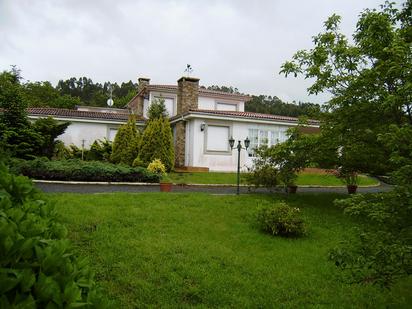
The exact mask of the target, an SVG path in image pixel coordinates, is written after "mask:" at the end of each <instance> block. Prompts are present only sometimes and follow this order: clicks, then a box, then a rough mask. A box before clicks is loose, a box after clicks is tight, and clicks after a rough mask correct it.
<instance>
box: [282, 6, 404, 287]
mask: <svg viewBox="0 0 412 309" xmlns="http://www.w3.org/2000/svg"><path fill="white" fill-rule="evenodd" d="M339 23H340V17H339V16H337V15H332V16H331V17H330V18H329V19H328V20H327V21H326V22H325V31H324V32H323V33H321V34H319V35H317V36H315V37H314V39H313V42H314V48H313V49H311V50H302V51H299V52H297V53H296V54H295V55H294V56H293V59H292V61H288V62H286V63H284V64H283V66H282V70H281V73H284V74H285V75H289V74H294V75H295V76H297V75H298V74H303V75H304V76H305V77H306V78H313V80H314V83H313V84H312V85H311V86H310V87H309V88H308V92H309V93H311V94H317V93H319V92H322V91H329V92H330V93H331V94H332V95H333V97H332V99H331V101H330V102H329V104H328V105H327V109H328V113H325V114H324V117H323V119H322V125H321V134H322V139H321V141H322V142H323V143H326V144H328V148H330V149H335V153H336V151H337V150H338V149H339V150H340V153H341V154H340V155H339V156H338V157H339V158H340V159H339V161H338V162H340V164H341V167H343V168H345V169H346V170H347V171H350V170H357V171H364V172H375V173H376V172H380V173H382V172H387V173H390V174H392V175H393V176H394V177H393V180H394V181H395V183H396V184H397V186H396V187H395V189H394V191H392V192H389V193H380V194H375V195H358V196H354V197H351V198H349V199H345V200H340V201H336V204H338V205H339V206H342V207H344V208H345V213H347V214H349V215H352V216H354V217H356V218H358V219H359V220H360V221H361V222H362V224H361V225H360V230H358V233H357V236H358V237H357V239H354V240H351V241H348V242H347V244H346V245H345V246H340V247H338V248H336V249H335V250H333V251H332V252H331V256H330V257H331V259H332V260H333V261H334V262H335V264H336V265H337V266H339V267H341V268H342V269H344V270H349V273H350V278H351V279H352V280H351V281H352V282H362V283H369V282H371V283H377V284H380V285H383V286H385V287H389V286H390V284H391V283H393V282H394V280H395V279H396V278H399V277H402V276H408V275H411V273H412V265H411V261H412V244H411V239H412V229H411V223H410V218H411V216H412V204H411V196H412V186H411V176H410V175H411V174H412V151H411V149H412V146H411V145H412V144H411V143H412V142H411V138H410V134H411V133H412V114H411V104H412V102H411V98H412V80H411V76H412V49H411V48H410V46H411V43H412V1H411V0H407V1H406V2H404V3H403V7H402V8H400V9H399V8H397V7H395V5H394V4H393V3H389V2H385V4H384V5H382V6H381V9H380V10H368V9H367V10H365V11H364V12H363V13H362V14H361V15H360V18H359V21H358V23H357V29H356V31H355V34H354V36H353V43H349V41H348V40H347V39H346V37H345V36H344V35H343V34H341V33H340V32H339V27H338V26H339ZM404 134H406V135H404ZM405 136H407V137H405Z"/></svg>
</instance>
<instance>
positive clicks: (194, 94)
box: [177, 77, 199, 115]
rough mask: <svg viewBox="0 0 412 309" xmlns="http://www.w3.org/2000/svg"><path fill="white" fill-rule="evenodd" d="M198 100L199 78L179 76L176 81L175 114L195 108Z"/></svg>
mask: <svg viewBox="0 0 412 309" xmlns="http://www.w3.org/2000/svg"><path fill="white" fill-rule="evenodd" d="M198 102H199V79H198V78H194V77H181V78H180V79H179V80H178V81H177V114H178V115H179V114H183V113H185V112H187V111H189V109H196V108H197V107H198Z"/></svg>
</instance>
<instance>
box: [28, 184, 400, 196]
mask: <svg viewBox="0 0 412 309" xmlns="http://www.w3.org/2000/svg"><path fill="white" fill-rule="evenodd" d="M35 185H36V187H37V188H39V189H41V190H42V191H44V192H46V193H62V192H70V193H108V192H130V193H144V192H159V191H160V190H159V185H156V184H154V185H135V184H133V185H132V184H107V183H102V184H96V183H61V182H35ZM391 188H392V186H390V185H387V184H384V183H381V185H379V186H374V187H361V188H358V192H359V193H376V192H385V191H389V190H391ZM172 192H181V193H188V192H203V193H210V194H236V186H227V185H174V186H173V189H172ZM251 192H257V193H268V190H266V189H263V188H260V189H257V190H254V189H252V190H249V188H248V187H246V186H242V187H240V193H241V194H247V193H251ZM279 192H283V191H282V190H279ZM299 192H300V193H303V192H304V193H347V190H346V187H306V186H300V187H299V188H298V193H299Z"/></svg>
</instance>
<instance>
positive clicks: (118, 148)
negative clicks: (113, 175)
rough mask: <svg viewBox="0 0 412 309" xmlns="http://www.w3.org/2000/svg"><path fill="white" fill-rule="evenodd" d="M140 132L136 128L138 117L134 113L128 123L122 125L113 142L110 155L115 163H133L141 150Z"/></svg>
mask: <svg viewBox="0 0 412 309" xmlns="http://www.w3.org/2000/svg"><path fill="white" fill-rule="evenodd" d="M139 141H140V134H139V132H138V131H137V129H136V118H135V117H134V116H133V115H132V116H130V118H129V120H128V121H127V123H126V124H124V125H122V126H120V128H119V130H118V131H117V134H116V136H115V138H114V142H113V151H112V155H111V157H110V159H111V161H112V162H113V163H124V164H127V165H132V163H133V160H134V159H135V158H136V157H137V155H138V151H139Z"/></svg>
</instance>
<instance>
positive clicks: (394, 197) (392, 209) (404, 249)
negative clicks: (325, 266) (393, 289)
mask: <svg viewBox="0 0 412 309" xmlns="http://www.w3.org/2000/svg"><path fill="white" fill-rule="evenodd" d="M335 203H336V204H337V205H339V206H341V207H343V208H344V209H345V213H346V214H348V215H350V216H352V217H355V218H357V219H358V220H359V221H360V223H361V225H362V230H361V231H359V232H358V235H359V238H358V240H357V242H353V241H352V242H343V244H342V245H341V246H339V247H337V248H335V249H334V250H333V251H332V252H331V254H330V258H331V259H332V260H333V261H334V262H335V264H336V265H337V266H338V267H340V268H341V269H343V270H345V271H347V272H348V273H349V276H350V280H352V281H354V282H359V283H374V284H379V285H382V286H384V287H390V286H391V285H392V284H393V283H394V281H395V280H396V279H398V278H399V277H402V276H405V275H411V274H412V243H411V239H412V224H411V221H410V218H412V187H411V186H409V187H398V188H395V190H394V191H392V192H388V193H379V194H371V195H356V196H352V197H351V198H349V199H344V200H337V201H336V202H335Z"/></svg>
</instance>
